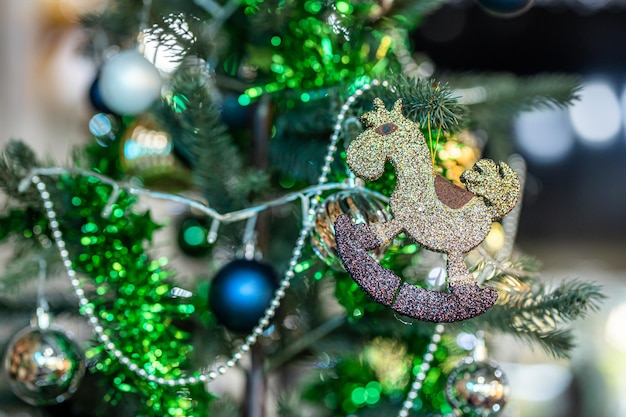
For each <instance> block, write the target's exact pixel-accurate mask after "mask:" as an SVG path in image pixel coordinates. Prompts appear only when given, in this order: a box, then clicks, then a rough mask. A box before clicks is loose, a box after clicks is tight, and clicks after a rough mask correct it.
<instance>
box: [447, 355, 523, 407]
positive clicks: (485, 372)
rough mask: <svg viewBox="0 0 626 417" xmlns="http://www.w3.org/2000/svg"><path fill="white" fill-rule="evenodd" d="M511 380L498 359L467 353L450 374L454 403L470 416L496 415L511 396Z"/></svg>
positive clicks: (448, 388) (449, 379)
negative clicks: (484, 358)
mask: <svg viewBox="0 0 626 417" xmlns="http://www.w3.org/2000/svg"><path fill="white" fill-rule="evenodd" d="M509 391H510V388H509V383H508V380H507V378H506V375H505V374H504V372H503V371H502V369H501V368H500V366H498V364H497V363H496V362H495V361H492V360H489V359H487V360H484V361H478V360H475V359H473V358H472V357H467V358H465V359H463V360H461V362H460V363H459V364H458V365H457V367H456V369H455V370H454V371H452V373H451V374H450V376H449V377H448V382H447V385H446V396H447V397H448V401H449V402H450V404H451V405H452V406H453V407H454V408H456V409H457V410H458V411H460V412H461V413H462V414H463V415H464V416H468V417H496V416H499V415H500V414H501V413H502V410H503V409H504V406H505V405H506V403H507V401H508V399H509Z"/></svg>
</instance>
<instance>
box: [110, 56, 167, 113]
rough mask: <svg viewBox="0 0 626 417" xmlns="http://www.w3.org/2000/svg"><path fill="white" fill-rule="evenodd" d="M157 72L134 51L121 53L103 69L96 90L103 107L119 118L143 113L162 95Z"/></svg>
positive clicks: (160, 82) (161, 81)
mask: <svg viewBox="0 0 626 417" xmlns="http://www.w3.org/2000/svg"><path fill="white" fill-rule="evenodd" d="M162 84H163V80H162V79H161V75H160V74H159V70H157V69H156V67H155V66H154V65H152V64H151V63H150V61H148V60H147V59H146V58H144V56H143V55H141V54H140V53H139V52H137V51H136V50H134V49H130V50H126V51H122V52H120V53H118V54H117V55H115V56H114V57H113V58H111V59H109V60H108V61H107V62H105V63H104V65H103V66H102V70H101V72H100V78H99V80H98V89H99V91H100V95H101V96H102V101H103V102H104V104H105V105H106V106H107V107H108V108H109V109H110V110H111V111H112V112H114V113H116V114H119V115H136V114H139V113H143V112H144V111H146V110H148V108H149V107H150V106H151V105H152V103H154V101H155V100H156V99H157V98H159V97H160V95H161V86H162Z"/></svg>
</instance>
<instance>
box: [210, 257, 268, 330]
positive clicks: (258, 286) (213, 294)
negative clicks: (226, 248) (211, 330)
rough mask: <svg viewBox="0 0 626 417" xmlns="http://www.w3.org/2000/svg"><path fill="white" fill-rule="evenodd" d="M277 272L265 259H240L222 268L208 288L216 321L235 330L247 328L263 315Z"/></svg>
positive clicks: (251, 327)
mask: <svg viewBox="0 0 626 417" xmlns="http://www.w3.org/2000/svg"><path fill="white" fill-rule="evenodd" d="M277 288H278V276H277V275H276V272H275V271H274V269H273V268H272V267H271V266H269V265H267V264H264V263H261V262H257V261H249V260H244V259H239V260H235V261H232V262H231V263H229V264H227V265H226V266H225V267H224V268H222V269H221V270H220V271H219V272H218V273H217V275H216V276H215V278H213V281H212V282H211V287H210V289H209V306H210V308H211V311H212V312H213V314H214V315H215V317H216V318H217V321H218V322H219V323H220V324H222V325H223V326H225V327H226V328H228V329H229V330H232V331H236V332H243V333H245V332H249V331H250V330H252V329H253V328H254V326H256V324H257V323H258V321H259V319H260V318H261V317H263V314H264V313H265V310H266V309H267V308H268V307H269V305H270V301H271V300H272V297H273V296H274V292H275V291H276V289H277Z"/></svg>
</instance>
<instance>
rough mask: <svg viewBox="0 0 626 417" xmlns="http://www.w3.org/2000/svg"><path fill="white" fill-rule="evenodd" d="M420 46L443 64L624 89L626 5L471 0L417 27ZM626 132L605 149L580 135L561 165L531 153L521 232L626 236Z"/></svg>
mask: <svg viewBox="0 0 626 417" xmlns="http://www.w3.org/2000/svg"><path fill="white" fill-rule="evenodd" d="M413 40H414V42H415V49H416V50H419V51H423V52H424V53H426V54H427V55H428V56H429V57H430V58H431V59H432V60H433V62H435V63H436V65H437V70H438V71H455V72H457V71H458V72H465V71H474V72H510V73H514V74H517V75H534V74H538V73H545V72H551V73H555V72H558V73H569V74H578V75H580V76H581V79H582V80H583V82H584V80H585V79H587V78H589V77H595V76H602V77H604V78H605V79H608V80H609V81H610V82H611V83H614V86H615V87H616V91H617V92H618V94H621V91H622V89H623V86H624V84H625V83H626V45H625V44H626V10H624V9H619V8H616V7H615V6H610V5H609V6H608V7H606V8H603V9H601V10H595V11H590V10H588V9H587V10H584V9H582V8H580V6H579V7H578V8H576V7H574V6H566V5H559V6H549V7H548V6H545V7H544V6H541V5H536V6H534V7H532V8H531V9H530V10H529V11H527V12H526V13H524V14H522V15H520V16H518V17H514V18H500V17H494V16H492V15H489V14H488V13H486V12H485V11H484V10H483V9H482V8H480V7H479V6H477V5H476V4H473V3H471V4H470V3H463V4H456V5H448V6H445V7H443V8H441V9H440V10H438V11H437V12H436V13H435V14H434V15H432V16H430V17H429V18H428V19H427V20H426V22H425V24H424V26H422V27H421V28H420V29H418V30H417V31H416V33H415V34H414V37H413ZM625 161H626V137H625V134H624V128H623V124H622V129H621V131H620V133H619V138H618V140H616V141H614V142H611V144H610V145H608V146H606V147H603V148H597V147H596V148H594V147H591V146H589V145H585V144H583V143H580V142H578V141H577V142H576V145H575V148H574V151H573V152H571V153H570V154H569V155H568V157H567V158H566V159H564V160H562V161H560V162H558V163H556V164H552V165H545V164H535V163H533V161H532V160H528V169H529V181H528V183H527V189H526V194H525V200H524V208H523V210H522V219H521V222H520V234H519V239H520V241H522V243H523V242H524V241H525V240H530V241H538V240H542V241H555V240H556V241H568V240H573V239H579V240H580V239H582V240H585V241H587V242H597V243H598V244H618V243H625V242H626V240H625V239H624V237H623V236H624V232H625V231H626V192H625V191H626V190H624V185H623V183H624V180H626V162H625Z"/></svg>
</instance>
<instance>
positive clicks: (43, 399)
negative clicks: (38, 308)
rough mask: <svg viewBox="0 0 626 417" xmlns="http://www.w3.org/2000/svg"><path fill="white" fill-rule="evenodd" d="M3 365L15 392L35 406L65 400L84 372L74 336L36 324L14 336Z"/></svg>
mask: <svg viewBox="0 0 626 417" xmlns="http://www.w3.org/2000/svg"><path fill="white" fill-rule="evenodd" d="M4 366H5V368H6V371H7V374H8V377H9V385H10V387H11V390H12V391H13V393H15V395H16V396H18V397H19V398H20V399H21V400H23V401H25V402H27V403H28V404H32V405H53V404H58V403H61V402H63V401H65V400H66V399H68V398H69V397H71V396H72V395H73V394H74V393H75V392H76V390H77V389H78V386H79V384H80V381H81V380H82V378H83V375H84V373H85V362H84V359H83V356H82V353H81V351H80V348H79V347H78V345H77V344H76V342H75V341H74V340H73V339H71V338H70V337H69V336H68V335H67V334H66V333H64V332H62V331H60V330H56V329H38V328H34V327H28V328H26V329H23V330H21V331H20V332H19V333H17V334H16V335H15V336H14V337H13V339H12V340H11V342H10V343H9V347H8V348H7V352H6V356H5V358H4Z"/></svg>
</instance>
